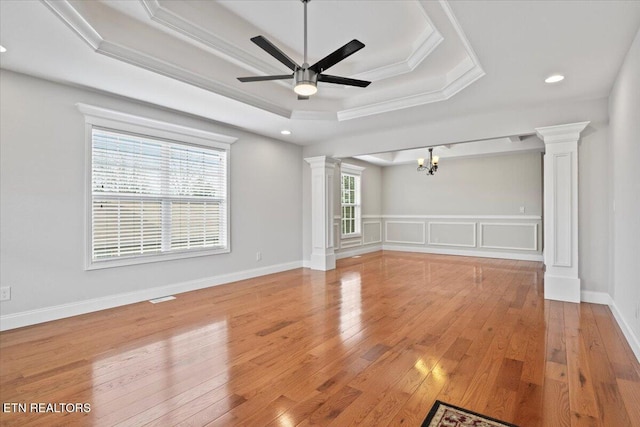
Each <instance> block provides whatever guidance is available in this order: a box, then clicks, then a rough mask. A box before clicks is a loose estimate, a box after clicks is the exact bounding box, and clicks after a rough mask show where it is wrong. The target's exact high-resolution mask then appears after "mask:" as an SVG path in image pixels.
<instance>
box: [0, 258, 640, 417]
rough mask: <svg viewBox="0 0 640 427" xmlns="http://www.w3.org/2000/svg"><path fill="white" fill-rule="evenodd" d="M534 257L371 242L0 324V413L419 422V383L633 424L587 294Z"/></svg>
mask: <svg viewBox="0 0 640 427" xmlns="http://www.w3.org/2000/svg"><path fill="white" fill-rule="evenodd" d="M542 280H543V270H542V264H541V263H537V262H527V261H513V260H497V259H489V258H471V257H455V256H446V255H429V254H416V253H402V252H377V253H372V254H366V255H363V256H362V257H360V258H357V259H351V258H350V259H344V260H340V261H338V265H337V269H336V270H334V271H331V272H316V271H311V270H308V269H296V270H291V271H287V272H283V273H278V274H272V275H267V276H263V277H258V278H254V279H249V280H243V281H239V282H236V283H232V284H228V285H222V286H216V287H212V288H208V289H202V290H198V291H194V292H188V293H184V294H179V295H177V299H175V300H173V301H169V302H166V303H163V304H156V305H154V304H149V303H138V304H132V305H129V306H125V307H119V308H114V309H110V310H105V311H102V312H98V313H90V314H86V315H82V316H76V317H73V318H69V319H62V320H60V321H56V322H49V323H45V324H42V325H35V326H31V327H27V328H21V329H17V330H12V331H5V332H2V333H0V389H1V390H2V401H3V402H87V403H90V404H91V412H90V413H88V414H61V413H41V414H39V413H27V414H19V413H12V412H6V413H2V414H0V416H1V417H2V418H1V421H0V423H1V424H2V425H3V426H5V425H6V426H50V425H95V426H113V425H127V426H128V425H150V426H165V425H184V426H187V425H198V426H202V425H208V426H228V425H245V426H254V425H267V426H281V425H301V426H304V425H337V426H341V427H342V426H349V425H375V426H386V425H397V426H400V425H401V426H407V425H420V424H421V423H422V421H423V419H424V417H425V416H426V414H427V412H428V411H429V409H430V407H431V405H432V404H433V402H434V401H435V400H436V399H441V400H446V401H449V402H450V403H452V404H455V405H459V406H463V407H466V408H468V409H470V410H473V411H477V412H481V413H485V414H487V415H489V416H493V417H496V418H501V419H504V420H505V421H509V422H514V423H516V424H518V425H522V426H532V427H535V426H556V425H559V426H563V425H566V426H569V425H572V426H587V425H588V426H602V427H609V426H629V425H631V426H640V409H639V408H640V405H638V404H637V402H638V401H640V364H639V363H638V361H637V359H635V356H634V355H633V353H632V352H631V349H630V347H629V346H628V344H627V343H626V341H625V340H624V337H623V335H622V333H621V331H620V329H619V328H618V326H617V324H616V321H615V319H614V318H613V316H612V314H611V311H610V310H609V309H608V308H607V307H605V306H595V305H592V304H570V303H562V302H558V301H548V300H544V298H543V297H544V295H543V286H544V284H543V283H542Z"/></svg>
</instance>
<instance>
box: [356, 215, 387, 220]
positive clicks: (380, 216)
mask: <svg viewBox="0 0 640 427" xmlns="http://www.w3.org/2000/svg"><path fill="white" fill-rule="evenodd" d="M361 218H362V219H371V218H382V215H362V217H361Z"/></svg>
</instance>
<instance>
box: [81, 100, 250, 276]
mask: <svg viewBox="0 0 640 427" xmlns="http://www.w3.org/2000/svg"><path fill="white" fill-rule="evenodd" d="M76 107H77V108H78V110H79V111H80V112H81V113H82V114H83V115H84V119H85V144H86V145H85V219H84V233H85V235H84V239H85V252H84V269H85V270H96V269H103V268H112V267H122V266H127V265H137V264H144V263H150V262H162V261H169V260H175V259H184V258H192V257H199V256H208V255H217V254H223V253H229V252H231V212H230V210H231V191H230V190H231V144H233V143H234V142H235V141H237V139H238V138H235V137H232V136H228V135H222V134H218V133H214V132H209V131H206V130H202V129H197V128H192V127H189V126H183V125H179V124H175V123H170V122H164V121H160V120H156V119H151V118H148V117H143V116H138V115H134V114H129V113H125V112H121V111H116V110H111V109H108V108H103V107H97V106H95V105H90V104H83V103H77V104H76ZM94 126H99V127H104V128H107V129H111V130H113V131H116V132H130V133H134V134H138V135H142V136H145V137H151V138H154V137H155V138H160V139H162V140H166V141H169V142H174V143H180V144H184V145H186V144H192V145H197V146H203V147H206V148H212V149H216V150H220V151H224V153H225V157H226V163H227V164H226V175H227V177H226V181H227V186H226V187H227V188H226V195H227V197H226V201H225V202H226V203H225V205H226V218H227V224H226V231H225V233H226V236H227V242H226V246H225V247H222V248H211V249H202V250H186V251H181V252H165V253H159V254H153V255H136V256H131V257H127V258H115V259H105V260H100V261H97V260H94V259H93V257H92V243H91V239H92V232H93V230H92V222H91V221H92V219H91V215H92V189H91V174H92V146H93V142H92V129H93V127H94Z"/></svg>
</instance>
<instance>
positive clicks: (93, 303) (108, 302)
mask: <svg viewBox="0 0 640 427" xmlns="http://www.w3.org/2000/svg"><path fill="white" fill-rule="evenodd" d="M302 266H303V263H302V262H301V261H294V262H289V263H284V264H276V265H271V266H267V267H261V268H255V269H251V270H243V271H238V272H234V273H229V274H222V275H219V276H212V277H206V278H204V279H197V280H190V281H187V282H181V283H176V284H173V285H167V286H160V287H156V288H150V289H144V290H141V291H136V292H127V293H123V294H117V295H110V296H106V297H101V298H92V299H89V300H84V301H77V302H72V303H68V304H61V305H56V306H52V307H45V308H39V309H35V310H29V311H22V312H19V313H12V314H6V315H2V316H0V331H6V330H9V329H16V328H21V327H23V326H29V325H35V324H38V323H44V322H49V321H52V320H58V319H64V318H66V317H72V316H77V315H80V314H86V313H92V312H94V311H100V310H106V309H108V308H114V307H120V306H123V305H127V304H133V303H137V302H141V301H147V300H150V299H154V298H160V297H163V296H166V295H173V294H179V293H182V292H189V291H195V290H197V289H203V288H209V287H212V286H218V285H223V284H225V283H231V282H237V281H239V280H246V279H251V278H254V277H258V276H264V275H266V274H273V273H280V272H282V271H287V270H293V269H296V268H300V267H302Z"/></svg>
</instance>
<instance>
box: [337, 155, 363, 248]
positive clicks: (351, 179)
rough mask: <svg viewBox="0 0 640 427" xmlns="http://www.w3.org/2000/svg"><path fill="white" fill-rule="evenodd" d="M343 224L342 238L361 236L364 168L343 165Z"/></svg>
mask: <svg viewBox="0 0 640 427" xmlns="http://www.w3.org/2000/svg"><path fill="white" fill-rule="evenodd" d="M341 170H342V174H341V181H340V182H341V191H340V193H341V210H342V212H341V214H342V215H341V222H342V227H341V229H342V236H343V237H347V236H355V235H359V234H360V222H361V221H360V215H361V214H360V208H361V206H360V175H361V174H362V171H363V170H364V168H361V167H359V166H354V165H348V164H342V165H341Z"/></svg>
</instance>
